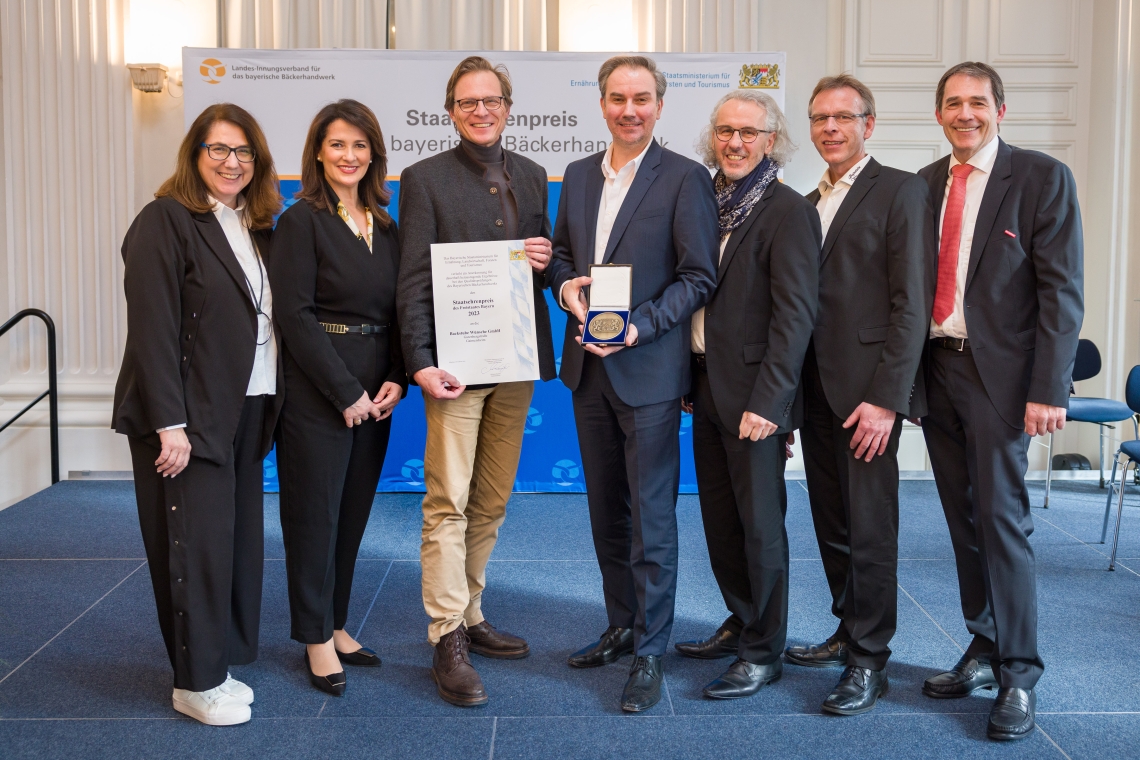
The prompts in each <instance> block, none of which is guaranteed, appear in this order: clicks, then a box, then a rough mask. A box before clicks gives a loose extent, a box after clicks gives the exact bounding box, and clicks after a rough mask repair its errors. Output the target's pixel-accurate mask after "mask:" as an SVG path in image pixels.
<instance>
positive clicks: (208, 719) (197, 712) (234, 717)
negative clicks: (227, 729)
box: [172, 686, 250, 726]
mask: <svg viewBox="0 0 1140 760" xmlns="http://www.w3.org/2000/svg"><path fill="white" fill-rule="evenodd" d="M222 688H223V687H222V686H218V687H215V688H213V689H210V690H209V691H187V690H186V689H175V690H174V696H173V697H172V701H173V703H174V709H175V710H177V711H178V712H180V713H182V714H183V715H189V716H190V717H191V718H193V719H194V720H197V721H200V722H202V723H205V724H206V725H207V726H235V725H237V724H238V723H245V722H247V721H248V720H249V716H250V711H249V705H247V704H245V703H244V702H242V701H241V700H240V699H238V698H237V697H235V696H233V695H232V694H228V693H226V692H224V691H222Z"/></svg>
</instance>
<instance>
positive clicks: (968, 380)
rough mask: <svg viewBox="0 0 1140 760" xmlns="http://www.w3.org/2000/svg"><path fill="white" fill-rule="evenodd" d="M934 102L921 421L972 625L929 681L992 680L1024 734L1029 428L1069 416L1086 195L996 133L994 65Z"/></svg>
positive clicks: (1037, 666)
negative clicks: (965, 641)
mask: <svg viewBox="0 0 1140 760" xmlns="http://www.w3.org/2000/svg"><path fill="white" fill-rule="evenodd" d="M935 102H936V107H935V116H936V117H937V119H938V123H939V124H941V125H942V129H943V131H944V132H945V133H946V139H947V140H949V141H950V145H951V147H952V148H953V152H952V153H951V155H949V156H947V157H945V158H943V159H941V160H939V161H936V162H934V163H933V164H931V165H930V166H927V167H926V168H924V169H923V170H921V171H920V172H919V175H920V176H922V177H923V178H924V179H926V180H927V182H929V183H930V191H931V197H932V199H933V200H934V215H935V221H936V224H937V229H938V230H939V231H940V235H939V246H938V254H937V258H936V259H935V260H933V261H930V262H928V269H927V281H928V284H929V287H930V288H932V289H933V299H934V309H933V314H932V317H931V321H930V341H929V351H928V355H927V361H926V362H925V363H924V364H925V367H926V395H927V403H928V406H929V412H928V414H927V416H926V417H924V418H923V419H922V430H923V433H924V435H925V437H926V445H927V448H928V450H929V452H930V462H931V466H932V467H933V468H934V479H935V481H936V483H937V485H938V495H939V497H940V498H941V500H942V508H943V510H944V511H945V513H946V522H947V524H948V525H949V528H950V538H951V540H952V541H953V544H954V556H955V559H956V563H957V568H958V586H959V590H960V593H961V601H962V613H963V615H964V616H965V618H966V628H967V629H968V630H969V631H970V633H972V634H973V640H972V641H971V643H970V644H969V646H968V647H967V648H966V651H965V653H964V654H963V655H962V658H961V659H960V660H959V661H958V664H957V665H955V666H954V668H953V670H950V671H948V672H946V673H940V674H938V675H935V676H932V677H931V678H928V679H926V682H925V684H924V685H923V689H922V691H923V693H924V694H926V695H927V696H929V697H934V698H936V699H953V698H958V697H966V696H969V695H970V694H971V693H973V692H974V691H977V690H979V689H993V688H995V687H997V689H998V693H997V699H996V700H995V702H994V706H993V708H992V710H991V711H990V717H989V725H988V727H987V734H988V735H989V737H990V738H991V739H997V740H1011V739H1020V738H1023V737H1025V736H1028V735H1029V734H1030V733H1031V732H1032V731H1033V727H1034V713H1035V709H1036V695H1035V693H1034V686H1035V685H1036V683H1037V680H1038V679H1039V678H1040V677H1041V673H1042V671H1043V670H1044V664H1043V663H1042V661H1041V656H1040V655H1039V654H1038V651H1037V587H1036V575H1035V570H1034V559H1033V547H1032V546H1031V545H1030V543H1029V535H1030V534H1031V533H1032V532H1033V520H1032V518H1031V517H1030V514H1029V493H1028V491H1027V490H1026V488H1025V471H1026V469H1027V468H1028V451H1029V443H1030V440H1031V436H1035V435H1045V434H1046V433H1052V432H1053V431H1054V430H1058V429H1060V428H1062V427H1064V426H1065V412H1066V408H1067V406H1068V397H1069V383H1070V380H1071V378H1072V373H1073V360H1074V358H1075V356H1076V350H1077V338H1078V335H1079V333H1080V329H1081V321H1082V319H1083V316H1084V304H1083V286H1082V278H1083V271H1082V270H1083V265H1082V259H1083V242H1082V234H1081V217H1080V209H1079V208H1078V206H1077V188H1076V183H1075V182H1074V181H1073V175H1072V173H1071V172H1070V171H1069V169H1068V167H1066V166H1065V165H1064V164H1062V163H1060V162H1059V161H1056V160H1055V159H1053V158H1050V157H1049V156H1046V155H1045V154H1043V153H1038V152H1035V151H1029V150H1021V149H1019V148H1014V147H1011V146H1009V145H1007V144H1006V143H1005V142H1004V141H1003V140H1001V139H1000V138H999V137H998V125H999V124H1000V123H1001V120H1002V119H1003V118H1004V116H1005V92H1004V88H1003V86H1002V81H1001V77H999V76H998V74H997V72H996V71H994V70H993V69H992V68H991V67H990V66H987V65H986V64H984V63H973V62H966V63H960V64H958V65H957V66H954V67H952V68H951V69H950V70H949V71H947V72H946V73H945V74H943V76H942V79H941V80H940V81H939V83H938V89H937V93H936V101H935Z"/></svg>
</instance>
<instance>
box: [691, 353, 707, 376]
mask: <svg viewBox="0 0 1140 760" xmlns="http://www.w3.org/2000/svg"><path fill="white" fill-rule="evenodd" d="M693 361H695V362H696V363H697V367H698V368H699V369H700V370H701V372H705V373H707V372H708V371H709V365H708V362H706V361H705V355H704V354H698V353H694V354H693Z"/></svg>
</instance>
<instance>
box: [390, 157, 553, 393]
mask: <svg viewBox="0 0 1140 760" xmlns="http://www.w3.org/2000/svg"><path fill="white" fill-rule="evenodd" d="M503 152H504V153H505V154H506V159H505V167H504V168H505V170H506V173H507V176H508V177H509V178H510V187H511V190H512V192H513V193H514V196H515V200H516V202H517V203H518V212H519V229H518V235H517V236H516V237H518V238H529V237H545V238H550V234H551V233H550V217H549V215H548V214H547V210H546V194H547V187H546V170H545V169H544V168H542V167H541V166H539V165H538V164H536V163H535V162H534V161H531V160H530V159H528V158H524V157H523V156H520V155H519V154H517V153H512V152H511V151H509V150H504V151H503ZM491 188H492V185H491V183H490V182H487V181H486V180H484V179H483V170H482V168H481V167H480V166H479V165H478V164H477V163H475V162H474V161H472V160H471V158H470V157H468V155H467V154H466V153H465V152H464V150H463V148H462V147H461V146H456V147H455V148H454V149H453V150H449V151H445V152H443V153H439V154H436V155H434V156H432V157H430V158H425V159H424V160H423V161H419V162H418V163H415V164H412V165H411V166H409V167H408V168H407V169H404V172H403V174H401V175H400V197H399V204H400V205H399V209H400V211H399V214H400V215H399V220H400V279H399V283H398V285H397V289H396V290H397V295H396V311H397V315H398V318H399V323H400V337H401V339H402V341H403V348H404V364H405V365H406V367H407V370H408V377H409V378H410V377H413V376H414V375H415V374H416V373H417V372H419V371H420V370H421V369H423V368H424V367H434V366H437V365H436V356H435V308H434V305H433V301H432V285H431V245H432V243H471V242H476V241H480V240H506V239H507V229H506V225H505V224H504V223H503V221H502V219H503V212H502V204H501V203H500V201H499V197H498V195H496V194H495V191H493V190H492V189H491ZM496 222H498V224H496ZM532 274H533V275H534V277H533V279H534V316H535V321H536V323H537V324H536V325H535V326H536V328H537V329H536V333H537V338H538V341H537V342H538V363H539V373H540V375H541V377H542V379H543V380H552V379H553V378H554V376H555V370H554V342H553V340H552V339H551V336H550V312H549V311H548V310H547V307H546V299H545V298H544V297H543V293H542V290H543V287H544V284H545V283H544V277H543V275H541V274H539V273H537V272H534V273H532Z"/></svg>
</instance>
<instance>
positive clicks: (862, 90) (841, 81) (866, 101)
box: [808, 73, 875, 117]
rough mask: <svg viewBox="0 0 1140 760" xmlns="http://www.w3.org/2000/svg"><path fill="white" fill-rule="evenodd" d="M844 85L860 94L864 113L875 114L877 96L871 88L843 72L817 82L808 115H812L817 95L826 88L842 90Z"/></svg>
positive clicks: (809, 104) (809, 101)
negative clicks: (812, 107) (812, 106)
mask: <svg viewBox="0 0 1140 760" xmlns="http://www.w3.org/2000/svg"><path fill="white" fill-rule="evenodd" d="M844 87H850V88H851V89H852V90H854V91H855V92H856V94H858V95H859V100H861V101H863V115H865V116H874V115H875V96H874V95H872V94H871V88H870V87H868V86H867V85H865V84H863V83H862V82H860V81H859V80H858V79H856V78H855V77H853V76H851V75H850V74H847V73H843V74H840V75H838V76H834V77H824V78H823V79H821V80H819V81H818V82H816V85H815V89H814V90H812V91H811V97H810V98H808V116H809V117H810V116H811V104H812V103H813V102H815V98H816V96H817V95H819V94H820V93H821V92H824V91H826V90H842V89H843V88H844Z"/></svg>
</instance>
